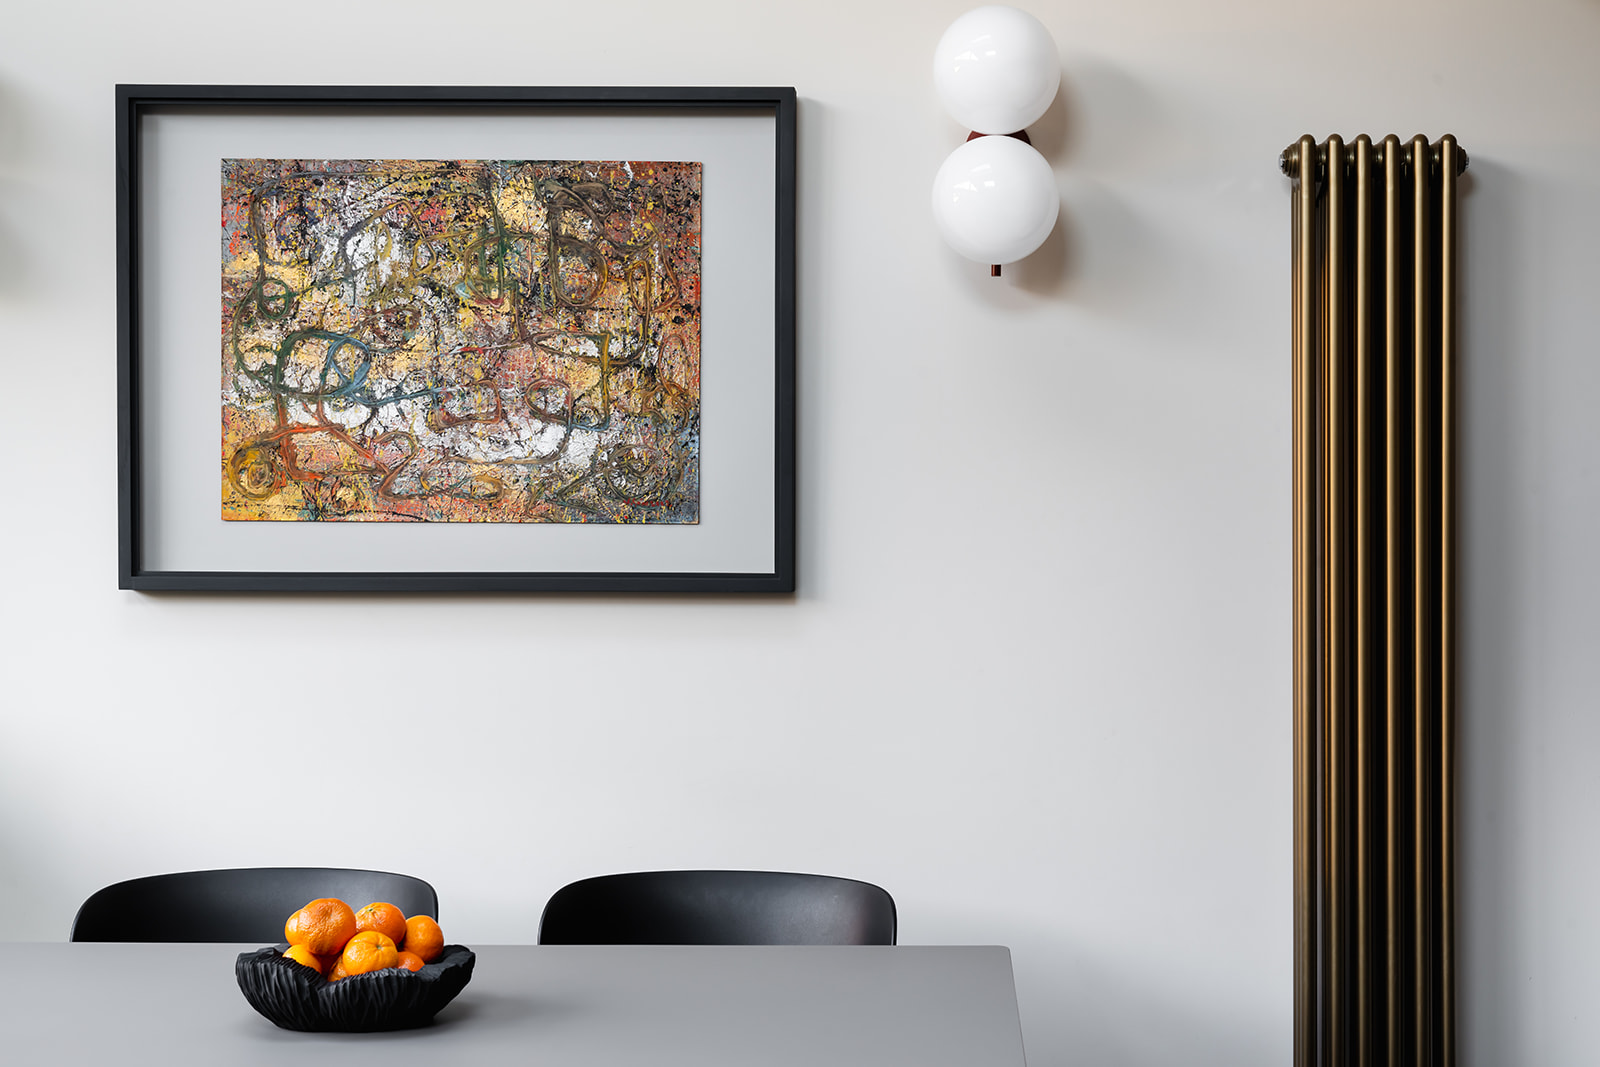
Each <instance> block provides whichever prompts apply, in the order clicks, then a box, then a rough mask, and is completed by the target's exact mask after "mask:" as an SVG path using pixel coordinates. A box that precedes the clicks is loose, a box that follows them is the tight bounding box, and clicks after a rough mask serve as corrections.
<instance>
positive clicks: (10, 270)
mask: <svg viewBox="0 0 1600 1067" xmlns="http://www.w3.org/2000/svg"><path fill="white" fill-rule="evenodd" d="M23 115H24V108H23V102H22V99H21V96H20V94H19V93H18V92H17V90H16V89H14V88H12V87H11V86H9V85H6V84H5V83H3V82H0V302H5V301H9V300H11V299H12V298H14V297H16V296H18V295H19V294H20V293H21V292H22V290H23V289H24V285H25V280H26V277H27V275H26V274H25V273H24V270H23V266H24V264H25V263H27V262H28V256H27V250H26V249H24V248H23V247H22V240H21V236H20V233H21V231H20V230H19V228H18V227H17V226H16V225H14V224H13V223H12V221H11V220H12V219H14V218H16V217H17V216H19V215H21V214H22V213H24V212H30V211H37V210H40V207H39V205H37V204H32V205H30V203H29V202H30V201H31V200H32V199H33V198H32V197H30V196H29V195H28V193H29V190H28V189H27V188H26V187H25V186H24V185H23V183H22V179H21V174H22V163H23V153H24V147H25V142H26V137H25V134H26V129H25V127H24V122H23Z"/></svg>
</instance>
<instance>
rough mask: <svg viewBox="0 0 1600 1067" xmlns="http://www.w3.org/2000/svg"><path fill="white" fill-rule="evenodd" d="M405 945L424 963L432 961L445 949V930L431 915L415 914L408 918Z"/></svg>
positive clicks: (407, 949) (408, 950)
mask: <svg viewBox="0 0 1600 1067" xmlns="http://www.w3.org/2000/svg"><path fill="white" fill-rule="evenodd" d="M405 945H406V951H407V952H409V953H411V954H412V955H414V956H416V957H417V958H418V959H420V960H422V962H423V963H432V962H433V960H434V957H436V956H438V955H439V953H441V952H443V951H444V931H443V930H440V929H439V924H438V923H436V922H434V921H433V918H432V917H431V916H428V915H413V916H411V918H409V919H407V920H406V941H405Z"/></svg>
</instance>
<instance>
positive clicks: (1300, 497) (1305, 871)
mask: <svg viewBox="0 0 1600 1067" xmlns="http://www.w3.org/2000/svg"><path fill="white" fill-rule="evenodd" d="M1290 151H1291V152H1295V153H1296V154H1295V165H1296V166H1297V167H1298V168H1299V170H1300V172H1301V173H1306V172H1312V171H1314V167H1315V152H1316V143H1315V142H1314V141H1313V140H1312V139H1311V138H1310V137H1302V138H1301V139H1300V144H1299V147H1298V150H1296V149H1290ZM1287 165H1288V163H1287V160H1286V161H1285V166H1287ZM1293 218H1294V223H1293V224H1294V371H1293V377H1294V384H1293V389H1294V783H1295V784H1294V886H1295V888H1294V959H1295V969H1294V972H1295V977H1294V1003H1295V1012H1294V1047H1295V1062H1296V1063H1310V1062H1311V1056H1312V1055H1313V1052H1312V1050H1313V1048H1314V1047H1315V1040H1316V1031H1315V1030H1314V1029H1313V1023H1314V1022H1315V1019H1316V1014H1315V1011H1314V1003H1315V1002H1314V1001H1313V999H1312V998H1313V996H1314V995H1315V993H1316V986H1315V984H1314V983H1313V981H1312V977H1311V975H1312V966H1313V963H1314V960H1315V955H1314V954H1315V951H1316V946H1315V944H1314V941H1313V931H1312V916H1313V914H1314V910H1315V909H1314V901H1313V894H1314V892H1315V888H1314V886H1313V885H1312V881H1311V879H1312V870H1313V865H1312V861H1311V848H1312V842H1313V841H1314V840H1315V823H1314V818H1315V811H1314V809H1313V808H1312V804H1311V783H1312V777H1313V767H1312V740H1313V739H1312V734H1311V715H1312V707H1313V705H1314V703H1315V698H1314V696H1313V694H1312V685H1313V684H1314V682H1315V676H1314V675H1313V674H1312V671H1311V665H1312V662H1313V657H1314V655H1315V649H1313V648H1312V647H1311V640H1312V637H1313V635H1314V633H1315V630H1314V629H1313V628H1312V624H1311V612H1312V607H1313V603H1314V602H1313V599H1312V589H1313V584H1312V579H1311V572H1310V567H1311V557H1312V554H1313V553H1312V537H1313V535H1314V534H1313V529H1312V525H1311V510H1312V508H1311V494H1312V493H1313V492H1314V491H1315V486H1316V484H1317V483H1316V475H1315V471H1314V468H1313V463H1314V461H1315V458H1316V453H1315V450H1314V448H1313V446H1312V441H1311V428H1312V426H1313V425H1314V418H1313V412H1312V399H1313V389H1312V383H1313V380H1314V377H1315V369H1314V368H1315V359H1316V335H1315V332H1314V331H1315V328H1316V323H1317V315H1316V306H1315V305H1316V294H1315V291H1314V290H1315V283H1316V276H1317V272H1316V258H1315V257H1316V248H1317V245H1316V234H1315V229H1314V227H1315V224H1316V219H1317V214H1316V181H1315V179H1314V178H1313V179H1312V180H1308V181H1302V182H1300V184H1299V188H1297V189H1296V190H1295V197H1294V208H1293Z"/></svg>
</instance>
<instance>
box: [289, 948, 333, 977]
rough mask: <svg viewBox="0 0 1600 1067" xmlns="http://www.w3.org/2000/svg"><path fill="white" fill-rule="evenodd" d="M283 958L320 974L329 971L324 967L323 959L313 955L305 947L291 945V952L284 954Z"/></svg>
mask: <svg viewBox="0 0 1600 1067" xmlns="http://www.w3.org/2000/svg"><path fill="white" fill-rule="evenodd" d="M283 958H284V959H286V960H294V961H295V962H296V963H298V964H299V965H300V966H302V967H310V968H311V969H312V970H313V971H316V972H317V973H318V974H321V973H322V972H323V971H325V970H327V969H328V968H327V967H326V966H324V965H323V962H322V960H321V958H319V957H318V956H316V955H315V954H314V953H312V951H311V950H310V949H308V948H306V947H305V946H304V945H290V946H289V951H287V952H285V953H284V954H283Z"/></svg>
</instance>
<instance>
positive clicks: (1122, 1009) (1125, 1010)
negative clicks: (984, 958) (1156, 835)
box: [901, 908, 1291, 1067]
mask: <svg viewBox="0 0 1600 1067" xmlns="http://www.w3.org/2000/svg"><path fill="white" fill-rule="evenodd" d="M1284 910H1285V913H1287V910H1288V909H1287V908H1285V909H1284ZM917 925H918V926H919V927H921V928H923V931H924V932H925V933H927V934H928V935H930V943H939V944H996V943H999V944H1004V945H1007V946H1009V947H1010V949H1011V966H1012V970H1013V972H1014V973H1015V975H1016V980H1017V993H1018V1001H1019V1003H1018V1010H1019V1012H1020V1014H1021V1021H1022V1043H1023V1051H1024V1052H1025V1053H1026V1054H1027V1059H1028V1067H1123V1065H1127V1067H1135V1065H1140V1067H1142V1065H1145V1064H1158V1063H1159V1064H1169V1063H1170V1064H1179V1063H1181V1064H1183V1065H1184V1067H1281V1064H1282V1062H1283V1054H1284V1053H1285V1052H1286V1051H1287V1049H1288V1038H1289V1030H1290V1027H1289V1021H1288V1020H1287V1018H1284V1019H1278V1018H1274V1017H1273V1016H1272V1013H1271V1011H1270V1010H1269V1008H1265V1007H1264V1008H1263V1009H1262V1010H1260V1011H1258V1012H1255V1013H1254V1014H1252V1015H1251V1016H1250V1017H1249V1018H1248V1019H1241V1018H1237V1017H1235V1018H1223V1017H1220V1016H1219V1014H1218V1013H1217V1012H1216V1011H1215V1010H1214V1009H1213V1008H1211V1007H1210V1006H1211V1005H1214V1004H1215V1003H1216V994H1215V990H1213V989H1197V990H1195V995H1194V996H1193V997H1192V998H1182V999H1178V998H1174V997H1172V996H1171V995H1170V990H1169V988H1168V987H1170V984H1171V983H1170V982H1165V981H1155V982H1153V981H1152V980H1151V978H1150V976H1149V975H1148V974H1147V973H1145V972H1143V971H1141V970H1139V969H1137V965H1135V964H1133V963H1130V962H1129V961H1128V960H1126V959H1125V958H1120V957H1118V956H1116V955H1111V956H1103V957H1096V956H1094V955H1092V954H1090V953H1089V952H1087V951H1086V950H1085V948H1084V946H1082V945H1078V944H1074V943H1073V942H1071V941H1070V940H1068V939H1067V938H1064V937H1061V936H1059V934H1057V933H1055V932H1053V931H1049V930H1044V929H1040V928H1038V927H1022V926H1014V927H1000V926H998V925H997V924H996V923H995V922H994V921H993V916H983V917H965V916H963V917H956V916H949V917H946V918H945V919H944V920H941V919H940V918H939V917H933V921H932V922H928V921H926V917H924V919H923V920H919V921H918V922H917ZM928 927H933V928H934V929H932V930H928V929H927V928H928ZM904 933H905V931H904V930H902V934H904ZM921 940H922V938H921V937H918V938H917V939H916V941H917V942H920V941H921ZM1285 940H1287V939H1285ZM901 943H902V944H908V943H912V942H911V941H909V940H908V939H907V938H905V937H904V936H902V938H901ZM1220 970H1221V969H1219V972H1220ZM1284 982H1285V989H1284V995H1283V997H1282V998H1281V999H1282V1003H1283V1005H1284V1007H1285V1010H1287V1008H1288V1006H1289V1004H1290V1002H1291V998H1290V994H1289V990H1288V985H1287V983H1288V982H1289V972H1288V968H1285V969H1284Z"/></svg>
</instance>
